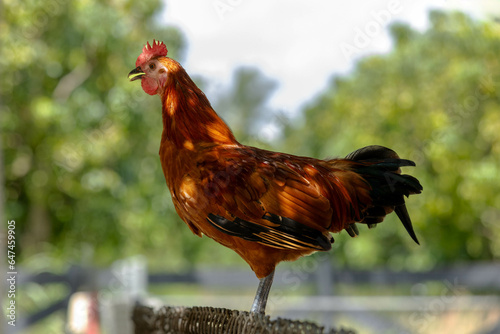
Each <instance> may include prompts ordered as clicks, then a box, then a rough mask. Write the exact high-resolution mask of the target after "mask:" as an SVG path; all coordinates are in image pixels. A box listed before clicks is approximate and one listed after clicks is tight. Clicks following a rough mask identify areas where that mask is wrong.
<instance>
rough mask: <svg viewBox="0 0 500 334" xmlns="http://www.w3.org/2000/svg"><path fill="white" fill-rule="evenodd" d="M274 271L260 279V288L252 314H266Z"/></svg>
mask: <svg viewBox="0 0 500 334" xmlns="http://www.w3.org/2000/svg"><path fill="white" fill-rule="evenodd" d="M273 278H274V271H273V272H272V273H270V274H269V275H267V276H266V277H264V278H261V279H260V282H259V287H258V288H257V293H256V294H255V299H254V300H253V304H252V309H251V310H250V312H255V313H261V314H265V313H266V304H267V297H268V296H269V291H270V290H271V285H272V284H273Z"/></svg>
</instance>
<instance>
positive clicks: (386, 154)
mask: <svg viewBox="0 0 500 334" xmlns="http://www.w3.org/2000/svg"><path fill="white" fill-rule="evenodd" d="M346 159H349V160H353V161H357V162H359V163H360V164H359V165H357V166H356V167H355V171H356V172H357V173H358V174H360V175H362V176H363V178H364V179H365V180H366V181H367V182H368V183H369V184H370V186H371V188H372V190H371V197H372V206H371V207H370V208H368V209H367V210H366V211H365V212H364V217H363V219H362V220H361V221H360V223H363V224H367V225H368V227H370V228H372V227H375V226H376V224H378V223H380V222H381V221H383V219H384V217H385V216H386V215H387V214H389V213H390V212H392V211H396V214H397V215H398V217H399V219H400V220H401V223H403V226H404V227H405V229H406V231H407V232H408V234H409V235H410V237H411V238H412V239H413V240H414V241H415V242H416V243H417V244H420V243H419V242H418V239H417V236H416V235H415V231H414V230H413V226H412V222H411V219H410V216H409V214H408V211H407V210H406V205H405V200H404V197H405V196H406V197H408V196H409V195H412V194H420V193H421V192H422V185H421V184H420V182H419V181H418V180H417V179H416V178H414V177H413V176H411V175H404V174H401V169H400V167H406V166H415V163H414V162H413V161H411V160H406V159H400V158H399V156H398V154H397V153H396V152H394V151H393V150H391V149H389V148H386V147H383V146H378V145H373V146H367V147H363V148H360V149H359V150H356V151H354V152H352V153H351V154H349V155H347V156H346ZM348 232H349V231H348Z"/></svg>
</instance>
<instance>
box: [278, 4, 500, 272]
mask: <svg viewBox="0 0 500 334" xmlns="http://www.w3.org/2000/svg"><path fill="white" fill-rule="evenodd" d="M430 20H431V27H430V29H429V30H428V31H426V32H424V33H420V32H418V31H413V30H412V29H411V28H410V27H408V26H406V25H402V24H397V25H394V26H393V27H392V30H391V32H392V36H393V39H394V44H395V47H394V50H393V51H392V52H390V53H389V54H387V55H381V56H372V57H368V58H365V59H363V60H362V61H360V62H359V63H358V64H357V66H356V69H355V70H354V72H353V73H351V74H350V75H348V76H346V77H342V78H334V79H333V80H332V84H331V86H330V88H329V89H328V90H327V91H326V92H325V93H323V94H322V96H321V97H320V98H319V99H318V100H317V101H315V102H313V103H312V104H311V105H310V106H308V107H307V108H306V110H305V116H304V117H305V123H304V124H303V126H302V127H300V128H298V129H295V131H293V129H291V130H290V129H289V130H288V133H287V135H288V136H289V138H290V144H289V145H290V146H289V147H294V148H295V149H296V150H297V147H298V150H299V151H300V153H304V154H313V155H315V156H318V157H325V156H331V155H332V153H334V154H339V155H345V154H347V153H349V152H351V151H353V150H355V149H356V148H358V147H362V146H365V145H370V144H380V145H384V146H388V147H391V148H393V149H394V150H396V152H398V153H399V154H400V156H402V157H405V158H409V159H412V160H414V161H415V162H416V163H417V167H416V168H406V169H405V171H404V172H408V173H410V174H413V175H415V176H416V177H418V178H419V179H420V180H421V182H422V184H423V186H424V192H423V194H421V195H419V196H414V197H410V198H409V200H408V207H409V211H410V214H411V216H412V218H413V221H414V225H415V229H416V231H417V234H418V235H419V238H420V239H421V241H422V246H421V247H417V246H412V243H411V241H410V239H409V237H408V236H407V235H405V234H406V232H405V231H404V229H403V227H402V226H396V224H397V225H399V223H396V220H397V219H396V217H390V218H389V219H387V221H386V222H384V223H383V224H381V226H380V227H378V228H377V229H376V230H373V231H370V232H368V231H366V229H362V231H361V234H362V235H361V237H360V239H361V238H362V239H363V241H361V240H349V241H347V242H344V243H342V244H341V245H340V246H338V247H340V250H339V251H340V252H342V253H343V256H341V258H344V259H347V260H346V261H348V263H350V264H352V265H355V266H356V265H357V266H370V265H375V264H381V263H383V262H385V261H387V259H388V261H389V263H390V264H391V265H393V266H394V267H395V268H406V267H408V269H411V268H413V269H419V268H422V269H423V268H428V267H430V266H432V265H434V264H436V263H447V262H454V261H461V260H470V259H492V258H497V259H498V258H500V247H499V246H498V240H499V239H500V224H499V223H500V210H499V209H498V208H500V164H499V162H500V136H499V131H498V129H500V112H499V110H500V75H499V73H500V64H499V62H498V54H499V52H500V29H499V28H498V25H496V24H494V23H488V22H482V23H480V22H474V21H473V20H471V19H470V18H469V17H467V16H466V15H464V14H459V13H454V14H444V13H441V12H433V13H431V15H430ZM311 129H314V131H312V130H311ZM294 133H295V136H294V135H293V134H294ZM296 136H300V137H301V138H302V139H301V140H297V137H296ZM394 235H399V236H400V238H397V239H401V240H397V239H396V238H394ZM337 256H338V254H337ZM349 259H355V261H354V260H353V261H350V260H349Z"/></svg>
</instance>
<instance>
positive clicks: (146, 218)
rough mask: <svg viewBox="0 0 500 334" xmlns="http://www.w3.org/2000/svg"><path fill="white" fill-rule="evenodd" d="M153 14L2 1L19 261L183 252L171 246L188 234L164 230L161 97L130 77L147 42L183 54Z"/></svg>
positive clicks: (108, 6)
mask: <svg viewBox="0 0 500 334" xmlns="http://www.w3.org/2000/svg"><path fill="white" fill-rule="evenodd" d="M161 11H162V9H161V2H160V1H159V0H147V1H141V2H137V1H114V2H111V3H103V2H101V1H73V2H67V1H59V0H52V1H48V2H43V3H38V2H28V3H25V4H23V6H22V10H21V9H20V8H19V6H18V4H17V3H15V2H12V1H5V2H3V4H2V11H1V15H2V18H1V20H0V43H1V45H2V48H1V51H0V52H1V53H0V68H1V73H2V80H1V81H0V99H1V105H0V112H1V119H2V121H1V123H0V124H1V125H0V126H1V132H2V142H3V148H2V150H3V153H4V160H5V183H6V188H5V189H6V201H7V202H6V213H7V217H8V219H15V220H16V222H17V231H16V232H17V242H18V244H17V246H18V248H17V249H16V250H17V251H18V252H20V256H22V257H19V259H21V258H27V257H29V256H31V255H33V254H40V253H46V254H50V255H52V256H54V257H55V258H59V259H61V260H62V262H64V261H71V262H79V261H89V262H93V263H99V264H107V263H110V262H111V261H113V260H114V259H117V258H120V257H123V256H127V255H129V254H135V253H142V252H146V251H149V250H153V249H154V250H156V252H157V253H155V254H158V257H160V256H161V254H159V253H160V252H161V253H163V257H164V252H165V248H164V245H165V244H169V243H170V244H172V247H168V252H171V253H176V252H184V253H182V254H181V255H182V256H178V257H177V258H185V257H187V256H186V253H185V251H186V248H182V247H181V248H178V247H175V246H176V244H177V243H179V242H180V239H182V235H183V233H184V232H185V234H186V235H187V234H189V231H186V230H184V229H182V230H180V232H179V233H177V234H174V233H171V231H172V230H173V227H172V226H169V224H166V223H165V222H166V221H169V220H170V219H171V218H172V217H175V212H174V210H173V207H172V206H171V205H170V204H169V203H170V199H169V197H168V195H167V192H166V191H165V182H164V181H163V175H162V172H161V168H160V163H159V160H158V159H157V154H158V147H159V138H160V134H161V122H159V119H160V117H161V116H160V112H159V106H160V102H159V101H157V99H152V98H148V97H147V96H146V95H145V94H144V92H142V90H140V88H138V86H137V85H132V84H130V83H129V82H128V79H127V73H128V72H129V71H130V70H131V69H132V68H133V67H134V64H135V59H136V57H137V55H138V53H139V52H140V50H141V47H142V45H143V44H144V43H145V42H146V41H147V40H149V41H150V42H152V40H153V39H154V38H156V39H160V40H163V41H165V43H166V44H167V45H168V48H169V56H171V57H174V58H177V59H178V58H179V57H181V56H182V50H183V48H184V44H185V43H184V40H183V38H182V35H181V34H180V32H179V31H178V30H176V29H173V28H168V27H164V26H162V25H160V24H159V22H158V20H157V19H155V17H156V16H158V15H159V14H160V13H161ZM149 111H151V113H152V114H149ZM177 223H178V224H180V223H179V222H177ZM173 224H174V225H175V223H173ZM188 253H189V252H188ZM173 258H175V256H173ZM172 263H173V265H175V261H172Z"/></svg>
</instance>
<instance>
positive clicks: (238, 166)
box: [129, 40, 422, 313]
mask: <svg viewBox="0 0 500 334" xmlns="http://www.w3.org/2000/svg"><path fill="white" fill-rule="evenodd" d="M135 66H136V68H135V69H134V70H132V71H131V72H130V73H129V79H130V81H135V80H141V85H142V88H143V90H144V91H145V92H146V93H147V94H149V95H158V96H159V97H160V99H161V102H162V119H163V133H162V136H161V142H160V152H159V153H160V159H161V165H162V168H163V174H164V175H165V180H166V182H167V186H168V188H169V190H170V193H171V195H172V201H173V203H174V206H175V209H176V211H177V213H178V214H179V216H180V217H181V218H182V220H183V221H184V222H185V223H186V224H187V226H188V227H189V228H190V229H191V231H192V232H193V233H194V234H195V235H197V236H200V237H201V236H202V235H206V236H208V237H210V238H212V239H213V240H215V241H217V242H218V243H220V244H222V245H224V246H226V247H229V248H231V249H232V250H234V251H235V252H236V253H238V254H239V255H240V256H241V257H242V258H243V259H244V260H245V261H246V262H247V263H248V264H249V265H250V267H251V268H252V270H253V271H254V272H255V275H256V276H257V277H258V278H259V279H260V282H259V286H258V289H257V293H256V296H255V299H254V302H253V305H252V308H251V311H252V312H257V313H265V308H266V302H267V299H268V295H269V291H270V288H271V285H272V281H273V277H274V270H275V267H276V265H277V264H278V263H279V262H281V261H294V260H297V259H298V258H300V257H301V256H304V255H308V254H310V253H313V252H316V251H328V250H330V249H331V244H332V243H333V241H334V240H333V238H332V236H331V234H330V233H335V232H340V231H342V230H346V231H347V232H348V233H349V235H350V236H352V237H354V236H356V235H358V233H359V232H358V229H357V227H356V223H363V224H367V226H368V227H369V228H371V227H374V226H376V225H377V224H378V223H380V222H382V221H383V219H384V217H385V216H386V215H388V214H389V213H391V212H392V211H395V212H396V214H397V216H398V217H399V219H400V220H401V222H402V223H403V225H404V227H405V228H406V231H407V232H408V233H409V235H410V236H411V237H412V239H413V240H414V241H415V242H416V243H418V240H417V237H416V235H415V232H414V230H413V227H412V223H411V220H410V216H409V215H408V212H407V210H406V206H405V200H404V197H405V196H406V197H408V196H409V195H411V194H418V193H420V192H421V190H422V186H421V185H420V183H419V181H418V180H417V179H416V178H414V177H412V176H410V175H403V174H401V170H400V167H403V166H415V164H414V163H413V162H412V161H410V160H405V159H400V158H399V156H398V155H397V154H396V152H394V151H393V150H391V149H389V148H386V147H382V146H367V147H364V148H361V149H359V150H357V151H354V152H352V153H351V154H349V155H347V156H346V157H345V158H343V159H327V160H320V159H315V158H309V157H301V156H295V155H291V154H285V153H278V152H271V151H266V150H262V149H259V148H255V147H251V146H246V145H242V144H240V143H239V142H238V141H237V140H236V138H235V137H234V135H233V133H232V132H231V130H230V128H229V127H228V126H227V125H226V123H224V121H223V120H222V119H221V118H220V117H219V116H218V115H217V114H216V112H215V111H214V110H213V109H212V107H211V105H210V102H209V101H208V99H207V97H206V96H205V94H203V92H202V91H201V90H200V89H199V88H198V87H197V86H196V85H195V83H194V82H193V81H192V80H191V78H190V77H189V75H188V74H187V73H186V71H185V70H184V68H183V67H182V66H181V65H180V64H179V63H178V62H177V61H175V60H173V59H171V58H168V57H167V47H166V46H165V44H164V43H163V42H157V41H154V40H153V44H152V45H150V44H149V42H148V43H147V45H146V46H144V48H143V50H142V53H141V54H140V55H139V57H138V58H137V61H136V64H135Z"/></svg>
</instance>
